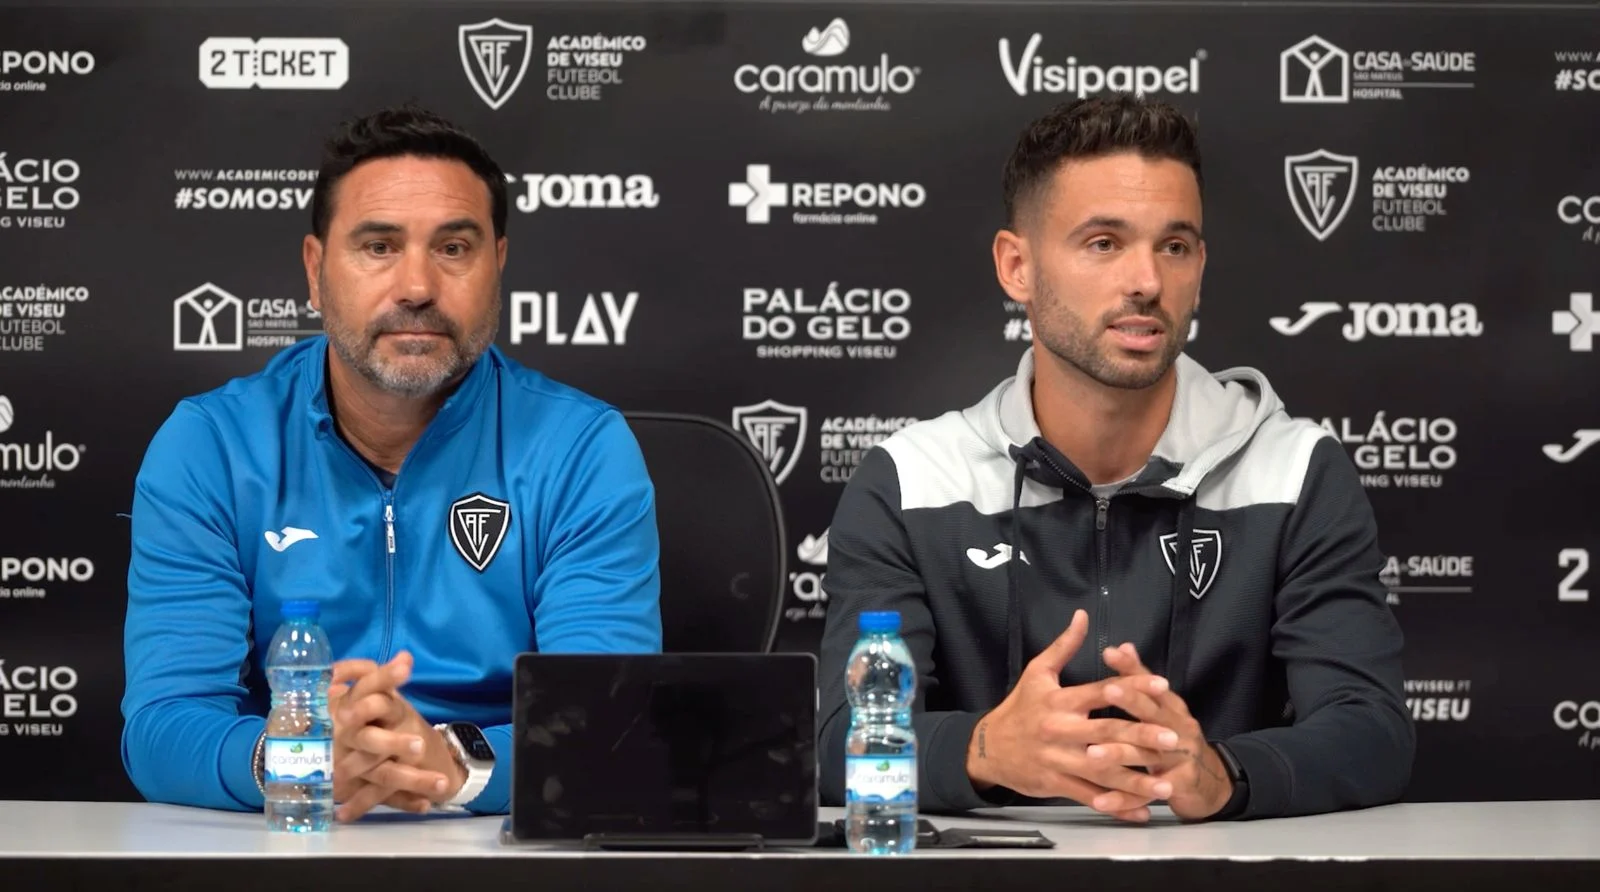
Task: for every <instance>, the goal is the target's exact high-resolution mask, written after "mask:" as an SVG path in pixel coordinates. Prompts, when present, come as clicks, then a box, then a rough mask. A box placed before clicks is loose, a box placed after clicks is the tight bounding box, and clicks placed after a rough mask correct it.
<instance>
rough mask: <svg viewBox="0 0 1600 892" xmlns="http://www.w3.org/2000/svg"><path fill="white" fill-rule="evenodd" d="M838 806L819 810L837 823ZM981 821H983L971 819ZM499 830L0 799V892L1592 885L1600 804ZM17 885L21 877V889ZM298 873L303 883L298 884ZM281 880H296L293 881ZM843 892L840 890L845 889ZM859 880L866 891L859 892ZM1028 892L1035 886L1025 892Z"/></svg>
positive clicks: (1043, 813)
mask: <svg viewBox="0 0 1600 892" xmlns="http://www.w3.org/2000/svg"><path fill="white" fill-rule="evenodd" d="M841 815H842V812H841V810H839V809H823V810H822V814H821V818H822V820H825V821H830V820H833V819H834V818H837V817H840V816H841ZM980 815H981V816H980ZM502 820H503V819H502V818H497V817H471V816H435V817H430V818H416V817H413V816H409V815H401V814H398V813H392V812H391V813H384V814H374V815H371V816H369V817H367V818H366V819H364V820H363V821H361V822H358V823H356V824H349V825H339V826H337V827H336V828H335V829H334V830H333V831H332V832H331V833H328V834H323V835H309V836H292V835H286V834H270V833H268V832H266V830H265V829H264V828H263V825H262V819H261V817H260V815H247V814H237V813H228V812H215V811H208V810H203V809H193V808H182V807H177V806H168V805H151V804H144V803H137V804H136V803H82V802H0V888H5V889H12V888H16V889H18V890H24V889H32V888H46V887H47V884H48V887H49V888H56V887H60V888H69V887H76V888H87V889H110V888H134V887H135V886H136V885H137V886H138V887H139V888H152V887H159V888H197V889H198V888H206V889H226V890H228V892H236V890H243V889H251V888H263V889H265V888H276V889H278V890H282V889H285V888H294V887H295V886H296V885H298V883H296V882H295V881H293V880H292V879H291V872H295V871H301V870H305V869H306V868H305V863H304V860H303V859H304V858H305V857H306V856H311V857H314V858H317V859H320V861H319V867H318V868H317V869H316V870H315V872H314V873H313V874H312V876H313V877H315V880H313V882H315V883H317V884H318V885H320V884H322V883H323V882H326V881H328V880H333V879H349V880H351V881H352V882H353V883H354V884H355V886H356V887H357V888H374V889H383V890H385V892H390V890H394V889H401V888H417V889H429V890H431V892H438V890H440V889H442V888H443V889H451V890H459V889H464V888H467V889H470V888H482V887H483V886H484V885H487V884H490V883H494V884H499V883H504V882H521V883H528V882H534V881H536V883H537V885H536V888H538V889H539V890H540V892H544V890H548V889H557V888H583V889H587V890H590V892H601V890H607V889H613V888H628V887H632V886H639V887H646V888H650V889H652V890H655V892H662V890H666V889H677V888H684V889H705V888H707V886H708V885H711V886H714V887H715V888H760V889H763V890H776V889H787V888H795V889H846V888H851V887H854V888H872V889H874V890H877V889H884V888H909V889H918V890H928V889H940V888H951V889H958V888H973V887H974V886H976V885H978V884H985V885H989V884H994V883H996V882H1004V884H1005V885H1006V886H1007V887H1015V886H1019V885H1021V884H1031V883H1035V882H1050V883H1051V884H1052V885H1053V886H1059V884H1060V882H1061V881H1062V880H1063V879H1071V880H1072V881H1073V883H1074V885H1078V884H1080V883H1084V882H1089V881H1091V880H1092V881H1094V882H1097V883H1098V882H1101V881H1102V880H1110V881H1111V882H1110V884H1109V885H1098V886H1096V887H1095V888H1097V889H1099V888H1144V887H1145V886H1146V885H1149V886H1152V887H1155V886H1160V887H1162V888H1167V889H1171V888H1173V887H1172V886H1170V885H1167V884H1169V883H1172V882H1175V881H1181V882H1182V883H1183V885H1182V886H1181V888H1182V889H1183V890H1184V892H1188V890H1193V889H1197V888H1225V889H1228V890H1229V892H1241V890H1243V889H1252V888H1261V889H1268V888H1270V889H1273V890H1275V892H1276V890H1283V889H1285V888H1291V887H1292V888H1293V890H1294V892H1309V890H1313V889H1322V888H1328V889H1335V888H1343V889H1355V888H1361V889H1366V888H1374V887H1378V886H1390V885H1393V886H1395V887H1396V888H1410V889H1424V888H1430V889H1431V888H1440V889H1445V888H1448V889H1451V890H1455V892H1459V890H1462V889H1476V888H1483V889H1508V888H1511V887H1512V886H1513V885H1515V886H1516V887H1518V888H1519V890H1520V889H1529V890H1533V889H1537V890H1541V892H1542V890H1547V889H1564V888H1572V889H1584V890H1587V892H1595V890H1600V800H1593V801H1564V802H1501V803H1450V804H1444V803H1414V804H1403V805H1393V806H1386V807H1383V808H1375V809H1368V810H1363V811H1355V812H1344V813H1338V814H1330V815H1319V816H1315V817H1305V818H1283V819H1274V820H1262V821H1248V822H1233V823H1215V824H1182V823H1180V822H1178V821H1176V820H1175V819H1173V818H1172V817H1171V815H1170V813H1169V812H1166V811H1165V810H1164V809H1160V810H1157V812H1156V815H1155V818H1154V820H1153V821H1152V822H1151V823H1150V824H1148V825H1145V826H1128V825H1119V824H1116V823H1114V822H1112V821H1111V820H1109V819H1107V818H1104V817H1102V816H1100V815H1097V814H1095V813H1093V812H1090V811H1088V810H1085V809H1070V808H1065V809H995V810H989V811H985V812H981V813H976V814H975V815H973V816H967V817H949V816H942V815H934V816H930V820H932V821H933V823H934V824H935V825H936V826H938V827H940V828H941V829H942V828H946V827H1024V828H1037V829H1039V830H1040V831H1041V832H1042V833H1044V834H1045V835H1046V836H1048V837H1050V838H1051V839H1052V840H1054V841H1055V842H1056V847H1055V848H1054V849H1047V850H1019V849H975V850H972V849H961V850H925V851H919V852H918V853H917V854H916V855H913V856H911V857H909V858H892V859H886V858H866V857H863V856H858V855H853V854H850V853H848V852H845V851H843V850H840V849H812V850H807V849H776V850H768V851H765V852H740V853H684V852H590V851H584V850H582V849H581V848H580V847H578V846H576V845H521V846H505V845H502V844H501V843H500V841H499V831H500V827H501V823H502ZM13 880H22V882H19V883H17V885H15V886H13V885H11V881H13ZM305 881H306V880H305V879H304V877H303V876H302V877H301V879H300V883H303V882H305ZM285 883H287V885H285ZM846 884H849V885H846ZM856 884H860V885H856ZM1028 888H1030V889H1031V888H1033V886H1031V885H1029V886H1028Z"/></svg>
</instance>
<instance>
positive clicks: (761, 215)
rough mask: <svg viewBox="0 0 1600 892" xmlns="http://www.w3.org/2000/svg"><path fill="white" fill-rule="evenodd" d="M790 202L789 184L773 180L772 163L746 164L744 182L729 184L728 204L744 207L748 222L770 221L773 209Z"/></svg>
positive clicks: (785, 205)
mask: <svg viewBox="0 0 1600 892" xmlns="http://www.w3.org/2000/svg"><path fill="white" fill-rule="evenodd" d="M788 204H789V184H788V183H774V182H773V181H772V165H770V164H746V165H745V167H744V182H742V183H729V184H728V206H729V207H742V208H744V221H745V222H746V223H770V222H772V209H773V208H775V207H779V208H781V207H787V206H788Z"/></svg>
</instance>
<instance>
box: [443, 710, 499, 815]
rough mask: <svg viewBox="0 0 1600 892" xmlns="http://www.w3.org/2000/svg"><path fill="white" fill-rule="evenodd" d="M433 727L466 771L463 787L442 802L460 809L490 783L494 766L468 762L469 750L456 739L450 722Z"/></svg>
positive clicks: (457, 762) (444, 804)
mask: <svg viewBox="0 0 1600 892" xmlns="http://www.w3.org/2000/svg"><path fill="white" fill-rule="evenodd" d="M433 729H434V730H435V731H438V732H439V736H441V737H443V738H444V740H445V744H446V745H448V746H449V747H450V753H451V755H452V756H454V757H455V760H456V764H457V765H459V766H461V770H462V771H463V772H465V773H466V779H465V780H463V781H462V783H461V789H459V790H457V791H456V794H455V795H454V796H452V797H450V799H449V800H448V801H446V802H443V803H441V805H443V806H446V807H451V808H458V809H459V808H464V807H465V806H466V804H467V803H468V802H471V801H472V800H474V799H476V798H478V795H479V794H481V793H482V792H483V790H484V788H485V787H487V786H488V785H489V775H490V774H492V773H493V771H494V769H493V767H492V766H491V767H490V768H488V769H484V768H473V767H472V766H471V765H470V764H468V763H469V761H470V760H469V759H468V756H467V752H466V750H465V749H463V748H462V746H461V741H459V740H457V739H456V735H455V733H454V732H452V731H451V730H450V723H449V722H440V723H439V724H437V725H434V726H433Z"/></svg>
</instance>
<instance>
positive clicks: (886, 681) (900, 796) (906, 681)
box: [845, 611, 917, 855]
mask: <svg viewBox="0 0 1600 892" xmlns="http://www.w3.org/2000/svg"><path fill="white" fill-rule="evenodd" d="M859 623H860V630H861V637H860V638H859V639H858V640H857V641H856V646H855V648H854V649H852V650H851V651H850V659H849V662H848V664H847V665H846V670H845V671H846V675H845V690H846V691H847V693H848V696H849V699H850V738H849V741H848V742H847V743H846V746H845V838H846V840H847V842H848V845H849V847H850V850H851V851H854V852H859V853H862V854H868V855H901V854H906V853H908V852H911V851H912V850H914V849H915V848H916V845H917V735H916V731H914V730H913V729H912V726H911V701H912V698H913V697H914V696H915V695H916V688H917V670H916V667H915V665H913V662H912V659H911V651H910V650H909V649H907V648H906V643H905V641H904V640H902V639H901V638H900V614H899V613H896V612H893V611H879V612H866V613H862V614H861V618H860V621H859Z"/></svg>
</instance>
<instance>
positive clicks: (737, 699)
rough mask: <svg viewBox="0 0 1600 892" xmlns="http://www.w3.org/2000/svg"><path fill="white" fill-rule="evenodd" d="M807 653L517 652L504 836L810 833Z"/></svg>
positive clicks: (811, 736) (811, 691) (788, 839)
mask: <svg viewBox="0 0 1600 892" xmlns="http://www.w3.org/2000/svg"><path fill="white" fill-rule="evenodd" d="M816 674H817V670H816V658H815V657H814V656H812V655H811V654H804V653H802V654H637V655H621V654H610V655H602V654H522V655H521V656H519V657H518V658H517V671H516V681H515V691H516V693H515V699H516V705H515V712H514V720H513V724H514V737H513V740H514V751H513V761H512V795H511V832H512V836H514V837H515V838H517V839H520V840H537V839H547V840H572V839H583V838H584V837H585V836H587V835H589V834H608V835H613V834H621V835H629V834H646V835H659V834H685V833H702V834H703V833H710V834H723V833H727V834H759V835H761V836H762V837H763V838H764V839H765V840H766V841H767V842H768V843H769V844H783V843H795V842H800V843H809V841H810V840H811V839H813V837H814V835H815V833H816V821H817V765H816V734H817V729H816V710H817V689H816Z"/></svg>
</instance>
